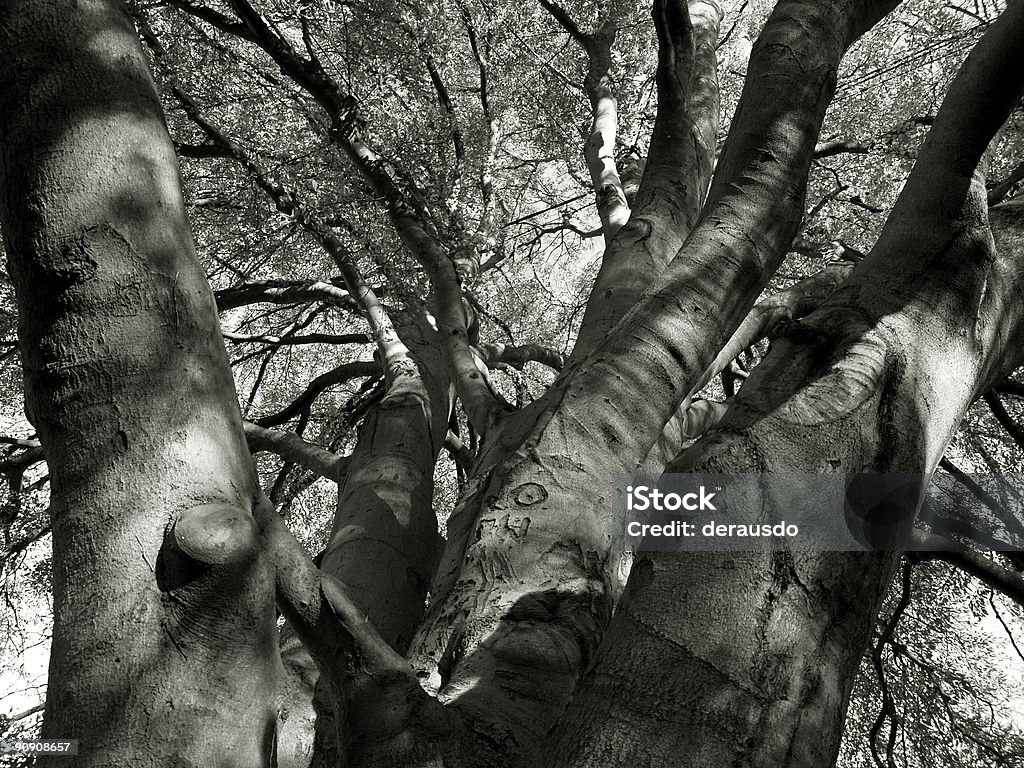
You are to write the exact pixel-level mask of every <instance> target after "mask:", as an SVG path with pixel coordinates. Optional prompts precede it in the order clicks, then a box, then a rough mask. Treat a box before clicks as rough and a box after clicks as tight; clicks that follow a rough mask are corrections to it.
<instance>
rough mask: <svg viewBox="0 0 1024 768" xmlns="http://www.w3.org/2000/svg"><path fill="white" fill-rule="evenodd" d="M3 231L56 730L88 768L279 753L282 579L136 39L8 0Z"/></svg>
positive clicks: (62, 10) (1, 87) (73, 8)
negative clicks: (45, 535)
mask: <svg viewBox="0 0 1024 768" xmlns="http://www.w3.org/2000/svg"><path fill="white" fill-rule="evenodd" d="M0 45H2V47H3V49H4V52H5V55H4V58H3V62H2V63H0V137H2V138H0V151H2V155H0V157H2V163H0V173H2V185H3V199H2V222H3V231H4V239H5V242H6V245H7V249H8V255H9V261H10V268H11V275H12V278H13V280H14V283H15V287H16V291H17V298H18V308H19V317H20V338H21V345H22V354H23V359H24V366H25V383H26V401H27V412H28V413H29V415H30V418H31V420H32V422H33V424H34V425H35V426H36V428H37V429H38V431H39V437H40V440H41V442H42V444H43V446H44V447H45V449H46V454H47V459H48V462H49V466H50V476H51V482H52V493H51V506H50V516H51V521H52V527H53V550H54V552H53V571H54V577H53V578H54V585H53V586H54V614H55V618H54V629H53V646H52V653H51V660H50V671H49V687H48V689H47V702H46V713H45V718H44V725H43V736H44V737H45V738H74V739H79V740H80V743H81V747H80V748H81V752H80V754H79V756H78V757H77V758H76V759H73V760H67V759H64V758H62V759H57V760H52V761H50V762H52V763H53V764H54V765H58V764H59V765H65V766H66V765H75V766H94V765H95V766H99V765H103V766H109V765H118V766H171V765H174V766H181V765H203V766H238V767H239V768H241V767H242V766H245V767H246V768H250V767H251V766H259V765H265V764H267V763H268V761H269V759H270V754H271V751H272V749H273V741H274V723H275V717H276V712H275V708H276V707H275V695H276V692H275V686H276V682H277V673H278V670H279V667H280V661H279V658H278V654H277V649H276V629H275V614H274V603H273V575H272V572H271V571H270V569H269V568H268V567H267V565H266V563H265V561H264V560H263V559H261V558H256V557H254V553H255V552H256V550H257V548H258V544H259V539H258V534H257V529H256V525H255V523H254V521H253V518H252V516H251V515H250V510H251V508H252V505H253V503H254V500H255V499H256V498H257V497H258V495H259V487H258V484H257V481H256V477H255V476H254V471H253V468H252V461H251V459H250V457H249V454H248V451H247V449H246V446H245V442H244V438H243V436H242V429H241V418H240V415H239V411H238V406H237V403H236V401H235V397H234V387H233V381H232V378H231V372H230V369H229V367H228V364H227V359H226V356H225V353H224V349H223V345H222V343H221V340H220V335H219V332H218V325H217V318H216V313H215V311H214V304H213V297H212V295H211V293H210V289H209V286H208V284H207V283H206V280H205V276H204V274H203V271H202V269H201V268H200V265H199V263H198V260H197V259H196V256H195V251H194V247H193V244H192V238H191V234H190V232H189V228H188V223H187V221H186V217H185V212H184V206H183V202H182V198H181V192H180V183H179V178H178V168H177V163H176V160H175V157H174V152H173V148H172V146H171V141H170V138H169V136H168V135H167V130H166V128H165V126H164V123H163V118H162V113H161V108H160V104H159V101H158V99H157V96H156V93H155V89H154V85H153V83H152V81H151V78H150V75H149V72H148V69H147V65H146V60H145V57H144V56H143V54H142V51H141V50H140V47H139V42H138V38H137V36H136V32H135V29H134V27H133V25H132V23H131V21H130V19H129V17H128V15H127V14H126V13H125V11H124V9H123V8H122V7H121V5H120V4H119V3H115V2H108V1H107V0H82V1H81V2H69V1H68V2H65V1H62V0H18V1H15V2H8V3H4V4H3V5H2V6H0Z"/></svg>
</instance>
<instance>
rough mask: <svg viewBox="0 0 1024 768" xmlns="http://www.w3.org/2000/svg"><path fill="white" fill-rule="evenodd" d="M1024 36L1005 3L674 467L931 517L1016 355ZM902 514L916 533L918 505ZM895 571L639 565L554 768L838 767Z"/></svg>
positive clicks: (662, 557)
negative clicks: (1006, 154)
mask: <svg viewBox="0 0 1024 768" xmlns="http://www.w3.org/2000/svg"><path fill="white" fill-rule="evenodd" d="M1022 39H1024V6H1021V5H1020V4H1017V5H1011V6H1010V8H1009V10H1007V11H1006V12H1005V13H1004V15H1003V17H1002V18H1001V19H1000V20H999V21H997V22H996V23H995V24H994V25H993V26H992V28H991V30H990V31H989V32H988V33H987V35H986V37H985V39H983V41H982V42H981V43H980V44H979V46H978V47H977V49H976V50H975V51H974V52H973V53H972V55H971V57H970V58H969V59H968V61H967V63H966V64H965V65H964V68H963V70H962V71H961V73H960V75H958V77H957V80H956V81H955V82H954V84H953V86H952V87H951V89H950V92H949V95H948V96H947V99H946V102H945V104H944V106H943V108H942V109H941V110H940V112H939V115H938V116H937V118H936V121H935V126H934V128H933V129H932V133H931V134H930V135H929V138H928V140H927V142H926V144H925V146H924V147H923V148H922V151H921V154H920V158H919V160H918V164H917V166H916V167H915V169H914V172H913V174H912V175H911V178H910V180H909V181H908V183H907V185H906V188H905V190H904V193H903V195H902V196H901V198H900V200H899V202H898V203H897V205H896V207H895V208H894V210H893V214H892V216H891V217H890V219H889V221H888V223H887V225H886V228H885V230H884V231H883V233H882V235H881V237H880V238H879V241H878V244H877V245H876V247H875V249H874V250H873V251H872V253H871V255H870V256H868V258H866V259H865V260H864V261H863V262H862V263H861V264H860V265H858V267H857V268H855V269H854V272H853V274H852V275H851V277H850V278H849V279H848V280H847V281H846V282H845V283H844V285H843V286H842V287H841V288H840V289H839V291H838V292H837V293H836V294H834V295H833V296H832V297H831V299H829V301H827V302H826V303H825V304H824V305H823V306H822V307H821V308H820V309H818V310H817V311H815V312H813V313H812V314H811V315H809V316H808V317H807V318H806V319H805V320H803V321H799V322H797V323H793V324H792V325H790V326H789V328H788V329H787V330H786V331H785V332H784V333H783V334H782V335H781V336H780V337H778V338H776V340H775V342H774V345H773V350H772V352H771V353H770V354H769V356H768V357H767V358H766V360H765V361H764V362H763V363H762V364H761V365H760V366H758V368H757V369H755V372H754V374H752V376H751V377H750V379H749V380H748V381H747V383H746V384H745V385H744V387H743V389H742V390H741V391H740V394H739V395H738V396H737V398H736V400H735V402H734V403H733V405H732V407H731V408H730V409H729V411H728V413H727V414H726V416H725V418H724V419H723V421H722V423H721V424H720V425H719V427H718V429H717V430H715V431H714V432H713V433H712V434H711V435H709V436H708V437H707V438H705V439H704V440H702V441H700V442H699V443H698V444H697V445H696V446H694V447H693V448H692V449H690V450H689V451H687V452H684V453H683V454H681V455H680V456H679V457H678V458H677V459H676V461H675V462H673V463H672V464H670V465H669V468H668V470H669V471H675V472H686V471H691V470H696V471H701V472H727V473H739V472H758V473H760V472H771V471H804V472H816V473H830V472H840V473H845V474H846V475H847V476H848V477H849V478H850V480H849V481H850V483H851V484H856V483H858V482H861V480H860V479H858V475H859V473H865V472H896V473H907V474H911V475H916V476H918V477H920V478H921V482H920V485H919V487H918V488H917V489H916V490H917V499H916V500H917V503H920V499H921V498H922V497H923V492H924V488H925V483H926V482H927V477H928V475H929V473H930V472H931V471H932V470H933V469H934V468H935V466H936V464H937V463H938V461H939V458H940V457H941V455H942V453H943V451H944V450H945V448H946V445H947V443H948V441H949V439H950V438H951V436H952V434H953V432H954V431H955V429H956V427H957V425H958V424H959V423H960V420H961V419H962V418H963V414H964V413H965V411H966V409H967V408H968V406H969V405H970V404H971V402H972V401H973V400H974V399H975V398H977V397H978V396H980V395H981V394H982V393H983V392H984V391H986V390H987V388H988V387H990V386H991V385H992V384H993V383H994V382H995V381H996V380H997V379H998V378H999V377H1000V376H1004V375H1006V374H1007V373H1009V372H1010V371H1011V370H1013V369H1014V368H1016V367H1017V366H1018V365H1019V363H1020V359H1021V353H1020V350H1019V349H1017V348H1016V347H1015V345H1014V344H1013V343H1012V341H1011V340H1012V339H1013V338H1014V337H1015V334H1017V333H1019V332H1020V330H1021V324H1022V318H1024V307H1022V304H1021V301H1020V284H1019V276H1020V275H1021V274H1022V271H1024V267H1022V265H1024V252H1021V251H1020V249H1019V246H1020V244H1021V233H1022V231H1024V221H1022V220H1021V219H1019V218H1014V217H1013V216H1011V215H1003V213H1002V212H1000V213H999V214H997V216H996V221H997V230H998V231H1000V232H1001V234H1000V235H999V237H998V239H997V241H996V244H997V246H998V250H996V248H995V247H994V246H993V242H992V236H991V234H990V232H989V227H988V216H987V211H986V207H987V206H986V202H985V200H986V194H985V188H984V183H983V179H982V177H981V176H980V174H976V173H975V172H974V169H975V166H977V164H978V162H979V159H980V157H981V155H982V151H983V150H984V148H985V146H986V145H987V144H988V142H989V140H990V139H991V137H992V135H993V134H994V133H995V132H996V130H997V129H998V127H999V126H1000V125H1001V124H1002V122H1003V121H1004V120H1005V119H1006V117H1007V115H1008V114H1009V112H1010V110H1011V109H1012V108H1013V107H1014V106H1015V105H1016V104H1017V102H1018V101H1019V99H1020V96H1021V86H1022V85H1024V80H1022V79H1021V78H1020V72H1019V68H1018V66H1017V62H1016V57H1015V55H1014V52H1015V50H1019V45H1020V42H1021V40H1022ZM1014 80H1016V81H1017V82H1014ZM992 83H1000V84H1001V86H1000V87H993V86H991V84H992ZM982 84H988V85H989V86H990V87H988V88H987V89H983V88H982ZM979 94H983V95H982V96H979ZM954 136H955V137H956V139H955V141H954V140H953V137H954ZM1018 213H1019V211H1018ZM888 514H889V516H888V517H886V519H885V522H886V523H888V524H890V525H892V526H893V527H894V528H895V529H897V530H899V531H901V533H902V535H903V536H904V537H906V536H907V535H908V534H909V529H910V526H911V525H912V523H913V519H914V515H915V514H916V508H915V507H914V506H911V507H909V508H905V509H903V510H902V511H901V512H900V513H899V515H898V516H895V517H893V513H891V512H890V513H888ZM834 525H836V526H843V525H844V520H843V519H837V520H835V521H834ZM897 560H898V553H894V552H879V553H823V552H809V553H798V552H774V553H765V554H749V553H730V554H727V555H726V554H709V553H697V554H663V553H660V554H659V553H652V554H648V555H646V556H644V557H642V558H640V560H639V562H638V563H637V565H636V566H634V570H633V574H632V576H631V578H630V581H629V584H628V586H627V588H626V592H625V594H624V596H623V599H622V603H621V605H620V608H619V611H618V612H617V613H616V617H615V620H614V621H613V624H612V627H611V629H610V630H609V633H608V635H607V638H606V643H605V644H604V645H603V646H602V648H601V651H600V654H599V657H598V660H597V662H596V664H595V666H594V668H593V669H592V670H591V671H590V673H589V674H588V675H587V678H586V679H585V681H584V682H583V683H582V685H581V686H580V689H579V691H578V693H577V695H576V697H575V698H574V700H573V702H572V704H571V706H570V708H569V710H568V711H567V713H566V715H565V717H564V719H563V721H562V723H561V724H560V727H559V728H558V729H557V730H556V732H555V733H556V735H555V737H554V744H553V749H552V750H551V752H550V754H551V759H550V760H548V761H547V762H546V763H545V764H546V765H550V766H574V767H577V766H597V765H608V764H609V763H611V764H627V763H633V762H636V763H643V764H651V765H667V764H673V765H684V766H690V765H692V766H704V765H737V764H739V765H745V766H763V767H764V768H768V766H772V767H773V768H775V767H777V766H789V767H793V768H796V767H797V766H800V767H801V768H803V767H806V768H811V766H821V765H830V764H832V763H833V762H834V760H835V757H836V754H837V753H838V749H839V742H840V738H841V736H842V723H843V719H844V716H845V709H846V705H847V702H848V699H849V695H850V690H851V687H852V683H853V677H854V673H855V671H856V668H857V664H858V662H859V659H860V657H861V655H862V653H863V651H864V648H865V646H866V644H867V640H868V637H869V633H870V629H871V627H872V626H873V622H874V620H875V618H876V616H877V612H878V609H879V606H880V604H881V599H882V597H883V595H884V593H885V590H886V588H887V585H888V583H889V581H890V578H891V576H892V573H893V569H894V567H895V564H896V562H897ZM712 618H713V620H712ZM655 678H657V679H656V681H655ZM637 680H641V681H643V680H650V681H651V687H648V686H646V685H640V686H637V685H636V681H637ZM652 689H653V693H652ZM598 712H599V713H600V714H596V715H595V713H598ZM652 712H655V713H657V716H654V717H652Z"/></svg>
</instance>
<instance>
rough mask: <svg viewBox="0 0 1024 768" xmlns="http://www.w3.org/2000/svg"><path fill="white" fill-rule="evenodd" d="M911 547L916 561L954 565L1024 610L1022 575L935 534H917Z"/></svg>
mask: <svg viewBox="0 0 1024 768" xmlns="http://www.w3.org/2000/svg"><path fill="white" fill-rule="evenodd" d="M911 545H912V546H913V548H914V550H915V555H916V556H917V557H920V558H922V559H924V560H943V561H945V562H947V563H949V564H950V565H955V566H956V567H957V568H959V569H961V570H962V571H966V572H967V573H969V574H971V575H972V576H974V577H975V578H977V579H980V580H981V581H983V582H984V583H985V584H987V585H988V586H990V587H992V588H993V589H995V590H998V591H999V592H1000V593H1002V594H1004V595H1006V596H1007V597H1008V598H1010V599H1011V600H1013V601H1014V602H1015V603H1017V604H1018V605H1021V606H1024V576H1022V575H1021V574H1019V573H1015V572H1013V571H1011V570H1009V569H1007V568H1003V567H1002V566H1000V565H999V564H998V563H997V562H995V561H994V560H991V559H989V558H987V557H985V556H984V555H983V554H981V553H980V552H976V551H974V550H971V549H967V548H966V547H962V546H960V545H959V544H957V543H956V542H954V541H952V540H950V539H946V538H943V537H941V536H937V535H935V534H928V533H923V532H922V531H914V532H913V534H912V536H911Z"/></svg>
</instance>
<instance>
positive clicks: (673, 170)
mask: <svg viewBox="0 0 1024 768" xmlns="http://www.w3.org/2000/svg"><path fill="white" fill-rule="evenodd" d="M653 15H654V21H655V26H656V27H657V30H658V41H659V47H658V71H657V75H656V79H657V84H658V115H657V119H656V121H655V124H654V131H653V133H652V135H651V146H650V151H649V154H648V158H647V162H646V165H645V168H644V174H643V176H642V178H641V180H640V185H639V188H638V189H637V192H636V198H635V202H634V205H633V211H632V213H631V215H630V217H629V220H628V222H627V223H626V224H625V226H621V225H620V227H617V228H616V230H615V232H613V233H611V234H615V235H616V236H615V237H614V238H612V237H611V235H610V234H609V230H608V229H607V227H606V228H605V234H606V239H607V241H608V246H607V248H606V250H605V254H604V257H603V259H602V261H601V270H600V271H599V272H598V275H597V279H596V280H595V281H594V287H593V288H592V289H591V293H590V298H589V299H588V301H587V309H586V312H585V314H584V316H583V322H582V323H581V325H580V333H579V337H578V338H577V340H576V346H575V348H574V349H573V357H575V358H579V357H582V356H583V355H585V354H586V353H587V352H589V351H591V349H592V348H593V346H594V345H595V344H596V343H597V342H598V341H599V340H600V339H601V338H603V337H604V335H605V334H606V333H607V332H608V331H609V330H610V329H611V328H612V327H613V326H614V325H615V323H617V322H618V321H619V320H621V319H622V317H623V315H625V314H626V312H627V311H629V309H630V308H631V307H632V306H633V305H634V304H635V303H636V301H637V298H638V297H639V296H640V294H641V293H643V291H644V289H645V288H647V286H648V285H650V283H651V281H652V280H653V279H654V278H656V277H657V276H658V275H660V274H661V273H662V272H663V271H664V269H665V267H666V266H667V265H668V263H669V262H670V261H671V260H672V259H673V258H674V257H675V255H676V253H677V252H678V250H679V247H680V246H681V245H682V244H683V241H684V240H685V239H686V236H687V235H688V234H689V233H690V230H691V229H692V228H693V225H694V224H695V223H696V221H697V216H698V214H699V213H700V208H701V203H702V202H703V201H704V196H705V195H706V194H707V191H708V184H709V183H710V181H711V169H712V167H713V166H714V158H715V149H716V144H717V141H718V136H717V133H718V112H719V104H718V74H717V69H716V67H717V60H716V57H715V43H716V41H717V37H718V28H719V23H720V22H721V19H722V10H721V7H720V6H719V5H718V3H717V2H714V0H710V1H709V0H692V1H691V2H689V3H686V2H684V0H659V1H658V2H656V3H654V10H653ZM602 223H603V222H602Z"/></svg>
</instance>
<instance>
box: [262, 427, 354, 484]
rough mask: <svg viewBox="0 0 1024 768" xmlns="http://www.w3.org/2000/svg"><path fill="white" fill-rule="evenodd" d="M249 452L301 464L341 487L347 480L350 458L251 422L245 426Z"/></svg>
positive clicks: (290, 434) (297, 437)
mask: <svg viewBox="0 0 1024 768" xmlns="http://www.w3.org/2000/svg"><path fill="white" fill-rule="evenodd" d="M242 427H243V429H244V430H245V438H246V440H247V442H248V443H249V451H250V452H252V453H254V454H255V453H258V452H259V451H269V452H270V453H275V454H277V455H278V456H280V457H281V458H282V459H284V460H285V461H286V462H289V463H291V464H299V465H301V466H303V467H305V468H306V469H308V470H310V471H311V472H315V473H316V474H318V475H320V476H321V477H326V478H328V479H329V480H333V481H334V482H336V483H338V484H339V485H341V483H342V482H343V481H344V478H345V469H346V467H347V466H348V459H347V457H344V456H338V455H337V454H335V453H332V452H331V451H328V450H326V449H324V448H321V447H320V446H318V445H314V444H313V443H309V442H306V441H305V440H303V439H302V438H301V437H299V436H298V435H297V434H295V433H294V432H282V431H280V430H276V429H267V428H266V427H262V426H260V425H259V424H254V423H253V422H251V421H245V422H243V423H242Z"/></svg>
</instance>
